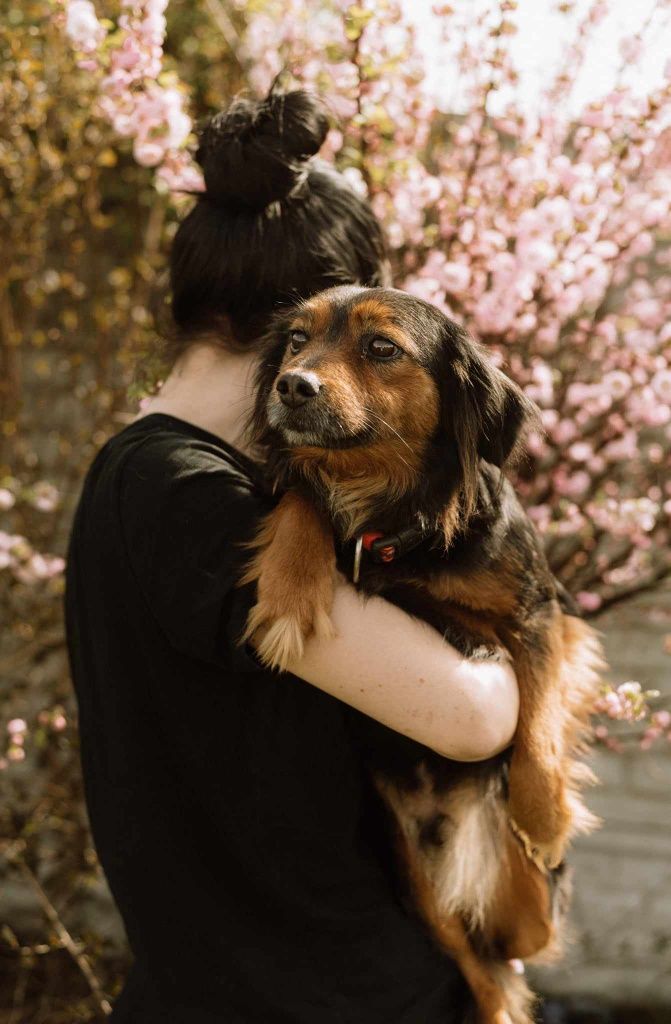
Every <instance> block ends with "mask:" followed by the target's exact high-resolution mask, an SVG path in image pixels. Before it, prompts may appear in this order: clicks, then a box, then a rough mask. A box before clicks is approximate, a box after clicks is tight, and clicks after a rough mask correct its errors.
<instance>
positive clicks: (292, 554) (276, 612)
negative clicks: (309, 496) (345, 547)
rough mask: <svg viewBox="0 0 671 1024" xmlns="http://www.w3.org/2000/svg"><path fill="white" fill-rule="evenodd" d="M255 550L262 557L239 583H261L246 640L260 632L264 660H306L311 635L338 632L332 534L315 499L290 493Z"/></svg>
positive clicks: (275, 663)
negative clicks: (334, 614)
mask: <svg viewBox="0 0 671 1024" xmlns="http://www.w3.org/2000/svg"><path fill="white" fill-rule="evenodd" d="M253 547H255V548H256V549H257V554H256V555H255V556H254V558H253V559H252V561H251V562H250V564H249V566H248V568H247V571H246V573H245V575H244V576H243V577H242V579H241V580H240V585H242V584H244V583H250V582H256V584H257V590H258V600H257V604H256V605H255V606H254V607H253V608H252V610H251V611H250V613H249V618H248V620H247V628H246V630H245V634H244V639H249V638H250V637H252V636H254V635H255V634H256V637H257V653H258V654H259V657H260V658H261V660H262V661H263V662H264V663H265V664H267V665H269V666H270V667H272V668H280V669H281V668H286V666H287V664H288V663H289V661H290V660H291V659H292V658H297V657H300V656H301V654H302V653H303V642H304V640H305V638H306V637H307V636H309V635H310V633H311V632H315V633H317V634H318V635H325V636H328V635H329V634H331V633H332V631H333V627H332V625H331V620H330V618H329V615H330V611H331V604H332V602H333V585H334V582H335V550H334V545H333V532H332V530H331V528H330V525H329V524H328V523H327V522H326V521H325V520H324V518H323V517H322V516H320V515H319V513H318V512H317V509H316V508H315V506H314V504H313V503H312V502H311V501H308V500H306V499H305V498H303V497H301V496H300V495H298V494H296V493H295V492H293V491H288V492H287V493H286V494H285V495H284V496H283V497H282V498H281V500H280V502H279V503H278V505H277V506H276V507H275V508H274V509H273V511H272V512H271V513H270V514H269V515H268V516H267V517H266V518H265V520H264V522H263V524H262V525H261V528H260V530H259V532H258V534H257V536H256V539H255V541H254V544H253ZM308 551H309V553H310V557H309V558H306V557H305V555H306V552H308Z"/></svg>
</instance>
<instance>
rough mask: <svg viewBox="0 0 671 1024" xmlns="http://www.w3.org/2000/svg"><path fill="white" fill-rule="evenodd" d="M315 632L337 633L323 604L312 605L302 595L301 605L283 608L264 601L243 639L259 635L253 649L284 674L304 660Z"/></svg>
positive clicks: (252, 613) (254, 611)
mask: <svg viewBox="0 0 671 1024" xmlns="http://www.w3.org/2000/svg"><path fill="white" fill-rule="evenodd" d="M312 633H314V634H315V635H316V636H320V637H331V636H333V635H334V633H335V630H334V628H333V623H332V622H331V619H330V617H329V613H328V609H327V608H326V607H325V606H324V604H323V603H322V602H321V601H318V602H316V603H313V602H310V601H309V600H307V598H306V595H305V594H303V595H302V600H301V601H300V602H295V603H293V602H287V603H285V604H284V608H283V609H280V607H278V605H277V604H273V603H270V602H269V601H268V600H267V599H266V600H264V599H261V600H260V601H259V602H258V604H256V605H254V607H253V608H252V610H251V611H250V613H249V617H248V619H247V627H246V629H245V634H244V637H243V639H245V640H249V639H250V638H251V637H252V636H255V635H256V639H255V644H254V646H255V648H256V653H257V655H258V657H259V658H260V660H261V661H262V662H263V664H264V665H267V666H268V668H274V669H279V670H280V671H284V670H286V669H287V668H288V667H289V665H290V664H291V663H292V662H293V661H296V660H298V659H299V658H300V657H302V655H303V651H304V649H305V641H306V639H307V638H308V636H310V635H311V634H312Z"/></svg>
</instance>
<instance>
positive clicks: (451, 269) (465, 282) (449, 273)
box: [442, 263, 471, 294]
mask: <svg viewBox="0 0 671 1024" xmlns="http://www.w3.org/2000/svg"><path fill="white" fill-rule="evenodd" d="M442 280H443V284H444V286H445V290H446V291H448V292H453V293H455V294H459V292H463V291H466V289H467V288H468V286H469V284H470V281H471V272H470V270H469V268H468V267H467V266H465V265H464V264H463V263H446V264H445V265H444V267H443V270H442Z"/></svg>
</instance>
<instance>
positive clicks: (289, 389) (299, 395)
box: [275, 370, 322, 409]
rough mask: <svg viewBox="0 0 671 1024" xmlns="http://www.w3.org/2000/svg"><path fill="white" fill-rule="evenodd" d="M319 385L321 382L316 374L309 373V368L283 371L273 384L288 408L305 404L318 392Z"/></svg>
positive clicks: (295, 407)
mask: <svg viewBox="0 0 671 1024" xmlns="http://www.w3.org/2000/svg"><path fill="white" fill-rule="evenodd" d="M321 386H322V382H321V381H320V379H319V377H318V376H317V374H316V373H310V372H309V370H303V371H297V370H290V371H289V372H288V373H283V374H282V376H281V377H280V378H279V380H278V382H277V384H276V385H275V387H276V388H277V391H278V394H279V396H280V399H281V400H282V401H283V402H284V404H285V405H288V406H289V408H290V409H297V408H298V406H299V405H305V403H306V402H307V401H308V400H309V399H310V398H314V397H315V395H318V394H319V389H320V388H321Z"/></svg>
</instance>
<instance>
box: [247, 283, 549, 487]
mask: <svg viewBox="0 0 671 1024" xmlns="http://www.w3.org/2000/svg"><path fill="white" fill-rule="evenodd" d="M257 383H258V385H259V388H258V399H257V406H256V412H255V432H256V436H257V438H263V439H264V440H266V441H270V443H271V444H273V442H274V445H275V446H276V447H277V446H279V447H281V448H282V449H284V450H285V451H288V453H289V458H290V460H293V461H295V462H297V463H300V462H301V461H302V460H306V459H310V460H321V461H322V463H323V464H324V465H326V466H328V469H329V472H330V473H331V474H333V473H334V472H335V475H336V476H337V475H338V473H337V467H338V466H339V465H340V466H342V467H343V475H348V474H349V475H350V476H351V475H355V474H356V468H355V467H356V466H357V464H358V463H359V462H360V463H361V467H366V466H370V461H371V460H370V456H371V454H372V453H373V452H375V453H376V454H377V456H378V457H381V458H384V460H385V462H386V466H385V469H386V470H387V472H388V473H389V474H390V475H391V476H392V477H393V475H394V470H395V466H394V465H392V463H394V462H396V461H397V462H398V464H399V466H400V465H401V464H404V465H405V466H406V469H412V470H413V472H415V473H417V474H421V473H425V472H426V470H427V465H428V461H429V460H430V459H431V458H432V457H435V458H441V457H442V458H446V461H447V462H451V464H452V470H451V471H452V473H454V467H455V466H456V467H457V472H458V473H459V475H460V476H461V480H460V481H458V483H459V484H460V486H461V488H462V491H463V493H464V496H465V497H466V499H467V504H468V501H469V500H470V499H472V497H473V496H474V493H475V487H476V481H477V473H478V465H479V461H480V459H484V460H485V461H486V462H490V463H493V464H494V465H496V466H499V467H501V466H503V465H504V463H505V462H506V461H507V460H508V459H509V458H510V457H511V456H512V455H513V453H514V452H515V449H516V447H517V446H518V443H519V441H520V439H521V436H522V433H523V429H524V426H525V424H527V423H528V421H529V420H530V419H531V418H532V417H533V416H534V406H533V405H532V403H531V402H530V401H529V400H528V399H526V398H525V396H524V395H523V393H522V391H521V390H520V389H519V388H518V387H517V386H516V385H515V384H513V382H512V381H510V380H509V379H508V378H507V377H506V376H505V375H504V374H503V373H501V371H500V370H498V369H497V368H496V367H495V366H494V365H493V364H492V363H491V362H490V361H489V360H488V359H487V357H486V356H485V355H484V353H483V352H482V350H481V349H480V348H479V347H478V346H477V345H476V344H475V342H474V341H472V339H471V338H469V336H468V334H467V333H466V332H465V331H464V330H463V329H462V328H461V327H459V326H458V325H457V324H455V323H454V322H453V321H452V320H450V319H449V318H448V317H446V316H445V315H444V314H443V313H441V312H440V311H439V310H438V309H436V308H435V307H434V306H431V305H430V304H429V303H427V302H424V301H422V300H421V299H417V298H414V297H413V296H411V295H408V294H406V293H405V292H401V291H397V290H395V289H391V288H360V287H353V286H346V287H339V288H332V289H330V290H328V291H325V292H321V293H320V294H318V295H315V296H313V297H312V298H311V299H308V300H307V301H305V302H303V303H301V304H300V305H298V306H297V307H295V309H293V310H292V311H291V312H290V313H288V314H287V315H285V316H283V317H282V318H281V319H280V320H278V322H277V324H276V326H275V329H274V330H273V332H272V333H271V336H270V338H269V344H268V348H267V350H266V352H265V353H264V357H263V359H262V362H261V367H260V371H259V379H258V382H257ZM448 452H449V453H451V454H452V455H453V456H454V458H447V455H446V453H448ZM360 471H361V470H360ZM402 475H403V476H404V478H407V479H410V477H411V476H412V473H411V474H408V472H407V471H406V470H403V471H402Z"/></svg>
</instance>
